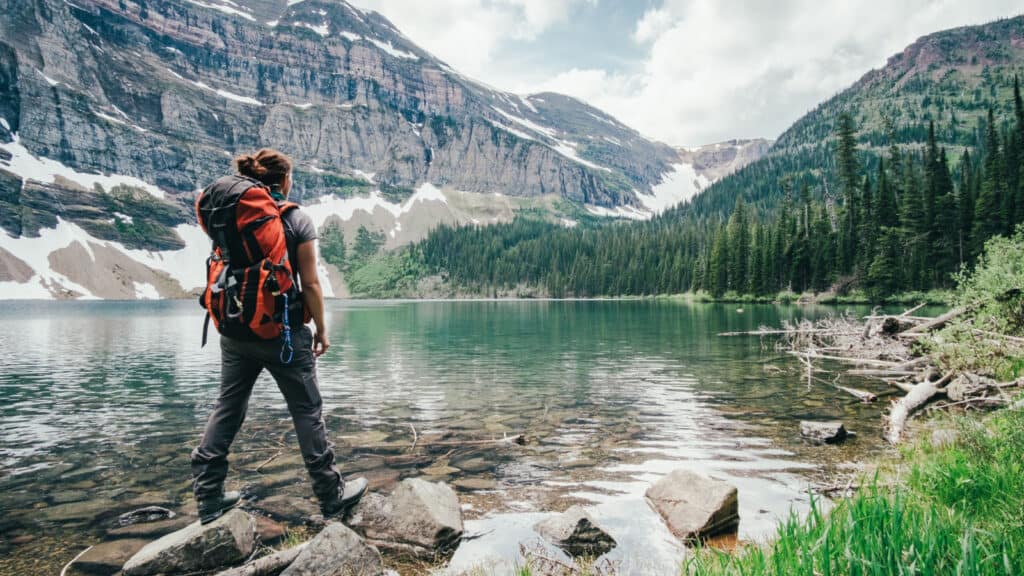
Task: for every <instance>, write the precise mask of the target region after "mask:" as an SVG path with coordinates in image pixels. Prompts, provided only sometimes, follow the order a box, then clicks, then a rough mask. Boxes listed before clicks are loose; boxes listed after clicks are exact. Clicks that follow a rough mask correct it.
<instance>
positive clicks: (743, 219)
mask: <svg viewBox="0 0 1024 576" xmlns="http://www.w3.org/2000/svg"><path fill="white" fill-rule="evenodd" d="M728 233H729V288H731V289H733V290H736V291H737V292H740V293H742V292H745V291H746V290H747V267H748V266H749V265H750V221H749V218H748V216H747V207H746V205H745V204H744V203H743V198H742V197H739V198H737V199H736V207H735V208H734V209H733V211H732V216H731V217H730V218H729V225H728Z"/></svg>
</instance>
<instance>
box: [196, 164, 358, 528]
mask: <svg viewBox="0 0 1024 576" xmlns="http://www.w3.org/2000/svg"><path fill="white" fill-rule="evenodd" d="M235 165H236V166H237V168H238V172H239V174H238V175H235V176H225V177H224V178H221V179H220V180H218V181H217V182H215V183H214V184H212V185H211V186H209V187H208V188H207V189H206V190H204V191H203V193H202V194H201V195H200V196H199V198H198V199H197V200H196V209H197V211H198V213H199V220H200V223H201V225H202V226H203V229H204V230H206V232H207V234H209V235H210V236H211V238H212V239H213V245H214V251H213V253H212V254H211V257H210V260H209V261H208V275H207V276H208V285H207V289H206V291H205V292H204V294H203V296H202V299H201V302H202V304H203V306H204V307H205V308H206V309H207V311H208V316H207V322H209V320H210V319H211V318H212V319H213V321H214V323H215V324H216V326H217V329H218V330H219V331H220V332H221V338H220V348H221V383H220V393H219V396H218V398H217V403H216V405H215V406H214V408H213V412H212V413H211V414H210V417H209V420H208V421H207V423H206V430H205V431H204V432H203V439H202V441H201V442H200V443H199V446H198V447H196V448H195V450H193V451H192V477H193V482H192V488H193V491H194V493H195V498H196V502H197V505H198V509H199V519H200V521H201V522H202V523H203V524H206V523H209V522H212V521H213V520H215V519H216V518H218V517H220V516H221V515H222V514H224V512H225V511H226V510H228V509H229V508H231V507H233V506H234V505H235V504H237V503H238V501H239V499H240V495H239V493H238V492H224V479H225V477H226V476H227V471H228V460H227V456H228V451H229V449H230V448H231V442H232V441H233V440H234V439H235V434H236V433H237V432H238V430H239V428H241V426H242V422H243V420H245V411H246V405H247V404H248V401H249V395H250V394H251V393H252V388H253V385H254V384H255V382H256V378H257V376H259V375H260V373H261V372H262V371H263V370H264V369H266V370H267V371H268V372H270V375H271V376H273V378H274V380H275V381H276V382H277V387H278V388H279V389H280V390H281V394H283V395H284V398H285V401H286V403H287V404H288V411H289V412H290V413H291V416H292V422H293V423H294V425H295V433H296V435H297V436H298V440H299V448H300V450H301V451H302V458H303V461H304V462H305V465H306V470H307V471H308V472H309V476H310V478H311V479H312V482H313V492H314V493H315V494H316V496H317V498H318V499H319V500H320V510H321V511H322V512H323V514H324V516H325V517H327V516H331V515H335V514H341V515H344V514H345V513H346V512H347V511H348V510H349V509H351V507H352V506H354V505H355V504H356V503H357V502H358V501H359V499H360V498H361V497H362V495H363V493H364V492H365V491H366V486H367V482H366V480H365V479H364V478H355V479H350V480H349V481H344V480H343V479H342V477H341V474H340V473H339V472H338V469H337V468H336V467H335V464H334V451H333V450H332V446H333V445H332V444H331V443H330V442H329V441H328V440H327V432H326V428H325V425H324V419H323V415H322V413H321V409H322V406H323V402H322V400H321V398H320V390H319V387H318V385H317V375H316V359H317V358H318V357H320V356H321V355H322V354H323V353H324V352H326V351H327V349H328V348H330V341H329V340H328V338H327V330H326V326H325V324H324V301H323V291H322V289H321V287H320V282H319V279H318V278H317V256H316V248H315V242H314V240H316V238H317V234H316V228H315V227H314V225H313V221H312V220H311V219H310V217H309V215H307V214H304V213H303V212H302V211H301V210H300V209H298V206H297V205H295V204H293V203H289V202H287V201H286V200H287V198H288V192H289V191H290V190H291V185H292V179H291V168H292V164H291V160H290V159H289V158H288V157H287V156H285V155H284V154H282V153H280V152H278V151H276V150H270V149H263V150H260V151H258V152H256V153H255V154H250V155H244V156H239V157H238V158H236V159H235ZM282 236H283V238H282ZM282 240H283V241H282ZM285 254H287V259H286V260H287V261H285ZM289 295H290V296H291V299H290V300H289ZM310 318H311V319H312V320H313V323H314V326H315V327H316V332H315V333H312V332H310V329H309V328H308V327H307V326H306V322H308V321H309V319H310ZM205 340H206V331H205V330H204V334H203V341H204V343H205Z"/></svg>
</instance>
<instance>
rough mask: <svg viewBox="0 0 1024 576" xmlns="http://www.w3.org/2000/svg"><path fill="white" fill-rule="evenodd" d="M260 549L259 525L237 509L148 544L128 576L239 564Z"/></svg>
mask: <svg viewBox="0 0 1024 576" xmlns="http://www.w3.org/2000/svg"><path fill="white" fill-rule="evenodd" d="M255 545H256V521H255V520H254V519H253V518H252V516H250V515H248V514H246V513H245V512H243V511H241V510H239V509H237V508H236V509H234V510H231V511H229V512H228V513H227V514H225V515H223V516H221V517H220V518H218V519H216V520H214V521H213V522H211V523H209V524H207V525H206V526H203V525H202V524H200V523H199V522H198V521H197V522H193V523H192V524H189V525H188V526H186V527H185V528H182V529H181V530H178V531H177V532H172V533H170V534H168V535H166V536H164V537H162V538H160V539H159V540H155V541H153V542H150V543H149V544H147V545H146V546H145V547H144V548H143V549H142V550H139V551H138V553H136V554H135V555H134V556H132V557H131V558H130V559H129V560H128V562H127V563H125V565H124V568H123V570H124V574H125V576H148V575H151V574H178V573H189V572H200V571H204V570H215V569H217V568H221V567H224V566H230V565H232V564H237V563H239V562H242V561H243V560H245V559H246V558H247V557H249V555H250V554H251V553H252V551H253V548H254V547H255Z"/></svg>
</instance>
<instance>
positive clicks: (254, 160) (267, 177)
mask: <svg viewBox="0 0 1024 576" xmlns="http://www.w3.org/2000/svg"><path fill="white" fill-rule="evenodd" d="M235 166H236V167H237V168H238V173H239V174H241V175H242V176H248V177H249V178H255V179H256V180H259V181H260V182H263V183H264V184H266V185H267V186H273V185H275V184H276V185H278V186H280V185H282V184H284V177H285V176H286V175H287V174H288V173H289V172H291V171H292V161H291V158H288V157H287V156H285V155H284V154H282V153H281V152H278V151H277V150H274V149H272V148H263V149H261V150H260V151H258V152H256V153H255V154H243V155H242V156H238V157H237V158H235Z"/></svg>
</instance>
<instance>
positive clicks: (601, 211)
mask: <svg viewBox="0 0 1024 576" xmlns="http://www.w3.org/2000/svg"><path fill="white" fill-rule="evenodd" d="M587 212H590V213H591V214H593V215H594V216H604V217H607V218H627V219H629V220H650V219H651V216H653V214H652V213H651V212H648V211H646V210H638V209H636V208H634V207H632V206H616V207H615V208H606V207H604V206H590V205H587Z"/></svg>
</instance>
